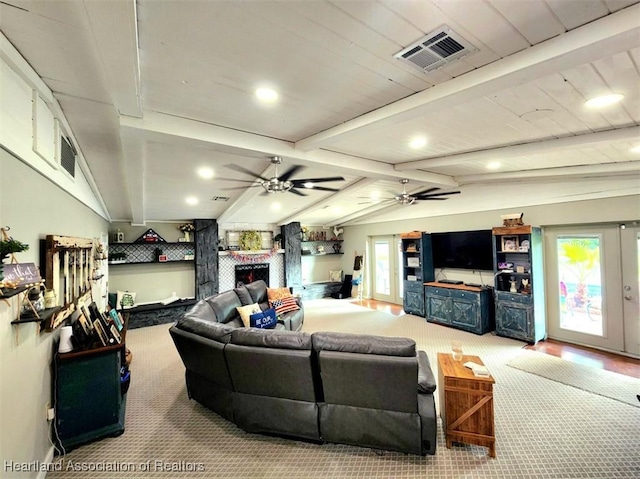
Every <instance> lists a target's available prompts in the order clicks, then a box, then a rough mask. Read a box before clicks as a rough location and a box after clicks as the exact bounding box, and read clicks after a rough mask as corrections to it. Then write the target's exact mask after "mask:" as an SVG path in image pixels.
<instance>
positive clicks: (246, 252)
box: [218, 249, 284, 256]
mask: <svg viewBox="0 0 640 479" xmlns="http://www.w3.org/2000/svg"><path fill="white" fill-rule="evenodd" d="M233 253H237V254H268V253H274V254H282V253H284V250H283V249H279V250H276V251H272V250H270V249H259V250H257V251H251V250H244V249H242V250H238V251H233ZM218 256H231V252H230V251H218Z"/></svg>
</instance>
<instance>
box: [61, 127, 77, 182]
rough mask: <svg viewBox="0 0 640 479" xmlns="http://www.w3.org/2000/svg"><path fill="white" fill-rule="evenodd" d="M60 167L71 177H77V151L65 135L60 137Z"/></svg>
mask: <svg viewBox="0 0 640 479" xmlns="http://www.w3.org/2000/svg"><path fill="white" fill-rule="evenodd" d="M60 165H61V166H62V168H64V170H65V171H66V172H67V173H69V174H70V175H71V177H73V178H75V177H76V150H75V148H74V147H73V145H72V144H71V142H70V141H69V140H68V139H67V138H66V137H65V136H64V135H61V136H60Z"/></svg>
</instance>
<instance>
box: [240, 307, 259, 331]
mask: <svg viewBox="0 0 640 479" xmlns="http://www.w3.org/2000/svg"><path fill="white" fill-rule="evenodd" d="M236 309H237V310H238V313H240V317H241V318H242V323H243V324H244V327H245V328H249V327H251V315H252V314H254V313H259V312H260V311H262V310H261V309H260V306H259V305H258V303H253V304H248V305H246V306H238V307H237V308H236Z"/></svg>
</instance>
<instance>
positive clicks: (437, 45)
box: [393, 25, 477, 72]
mask: <svg viewBox="0 0 640 479" xmlns="http://www.w3.org/2000/svg"><path fill="white" fill-rule="evenodd" d="M475 51H477V48H475V47H474V46H473V45H471V43H469V42H468V41H466V40H465V39H464V38H462V37H461V36H460V35H458V34H457V33H456V32H454V31H453V30H451V29H450V28H449V27H447V26H446V25H445V26H442V27H440V28H438V29H437V30H435V31H433V32H431V33H430V34H429V35H427V36H426V37H424V38H421V39H420V40H418V41H417V42H415V43H413V44H411V45H410V46H408V47H407V48H405V49H404V50H402V51H400V52H398V53H396V54H395V55H394V56H393V57H394V58H397V59H398V60H401V61H403V62H405V63H408V64H410V65H413V66H414V67H417V68H419V69H420V70H422V71H423V72H430V71H433V70H435V69H437V68H440V67H442V66H444V65H446V64H448V63H451V62H452V61H454V60H458V59H460V58H462V57H464V56H466V55H469V54H470V53H473V52H475Z"/></svg>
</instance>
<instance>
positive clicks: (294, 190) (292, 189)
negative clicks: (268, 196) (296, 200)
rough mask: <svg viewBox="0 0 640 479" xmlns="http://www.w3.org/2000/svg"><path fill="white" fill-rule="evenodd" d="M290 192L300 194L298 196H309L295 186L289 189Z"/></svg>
mask: <svg viewBox="0 0 640 479" xmlns="http://www.w3.org/2000/svg"><path fill="white" fill-rule="evenodd" d="M289 193H293V194H294V195H298V196H308V195H307V194H306V193H303V192H302V191H299V190H296V189H295V188H291V189H290V190H289Z"/></svg>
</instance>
